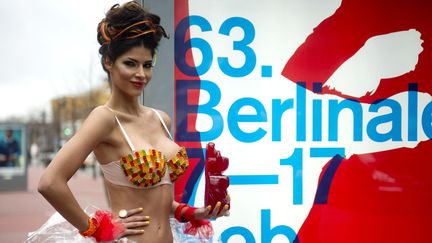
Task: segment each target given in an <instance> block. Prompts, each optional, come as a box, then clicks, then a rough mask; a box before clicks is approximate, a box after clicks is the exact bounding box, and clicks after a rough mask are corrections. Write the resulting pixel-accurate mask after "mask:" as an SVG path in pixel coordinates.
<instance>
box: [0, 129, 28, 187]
mask: <svg viewBox="0 0 432 243" xmlns="http://www.w3.org/2000/svg"><path fill="white" fill-rule="evenodd" d="M25 151H26V149H25V130H24V126H22V125H17V124H0V176H2V177H3V178H6V179H8V178H9V179H10V178H12V177H13V176H15V175H23V174H24V173H25V166H26V161H25V155H26V153H25Z"/></svg>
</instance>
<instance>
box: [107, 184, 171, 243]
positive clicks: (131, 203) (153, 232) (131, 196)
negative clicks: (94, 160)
mask: <svg viewBox="0 0 432 243" xmlns="http://www.w3.org/2000/svg"><path fill="white" fill-rule="evenodd" d="M105 185H106V187H107V190H108V195H109V199H110V204H111V209H112V212H113V213H114V214H116V213H118V211H120V210H121V209H127V210H130V209H134V208H140V207H142V208H143V211H142V213H140V214H139V215H144V216H150V224H149V225H148V226H143V227H139V228H137V229H144V231H145V232H144V233H143V234H139V235H128V236H127V239H129V240H133V241H136V242H137V243H140V242H154V243H172V242H173V236H172V232H171V227H170V222H169V217H170V212H171V207H172V203H173V200H174V198H173V186H172V185H171V184H164V185H160V186H156V187H153V188H150V189H135V188H129V187H124V186H117V185H113V184H111V183H109V182H107V181H105ZM137 215H138V214H137Z"/></svg>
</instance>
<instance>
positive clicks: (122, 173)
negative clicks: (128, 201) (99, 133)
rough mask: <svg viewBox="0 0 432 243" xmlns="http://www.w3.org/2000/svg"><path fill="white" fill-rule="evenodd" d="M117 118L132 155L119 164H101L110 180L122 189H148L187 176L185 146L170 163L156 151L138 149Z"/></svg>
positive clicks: (121, 159) (121, 160)
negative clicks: (125, 187)
mask: <svg viewBox="0 0 432 243" xmlns="http://www.w3.org/2000/svg"><path fill="white" fill-rule="evenodd" d="M107 108H108V109H110V108H109V107H107ZM110 110H111V109H110ZM111 111H112V110H111ZM153 111H154V112H155V113H156V115H157V116H158V118H159V120H160V121H161V123H162V125H163V127H164V128H165V130H166V132H167V133H168V135H169V137H170V138H171V140H173V138H172V136H171V134H170V132H169V130H168V128H167V126H166V125H165V122H164V121H163V119H162V117H161V116H160V114H159V112H157V111H156V110H155V109H153ZM114 116H115V115H114ZM115 119H116V121H117V124H118V125H119V127H120V130H121V132H122V134H123V136H124V138H125V139H126V141H127V143H128V145H129V147H130V149H131V153H130V154H127V155H125V156H122V157H121V158H120V160H119V161H112V162H110V163H107V164H101V165H100V167H101V170H102V172H103V174H104V177H105V179H106V180H107V181H109V182H110V183H112V184H115V185H119V186H127V187H132V188H138V189H147V188H152V187H155V186H159V185H163V184H172V182H174V181H175V180H177V179H178V178H179V177H180V176H181V175H183V174H184V173H185V171H186V169H187V167H188V166H189V161H188V157H187V154H186V149H185V148H184V147H181V148H180V150H179V151H178V152H177V153H176V155H175V156H174V157H173V158H171V159H169V160H168V159H167V158H166V157H165V156H164V155H163V154H162V153H161V152H160V151H158V150H156V149H147V150H145V149H141V150H136V149H135V147H134V146H133V144H132V142H131V140H130V139H129V136H128V135H127V133H126V131H125V129H124V128H123V126H122V124H121V123H120V120H119V119H118V118H117V116H115Z"/></svg>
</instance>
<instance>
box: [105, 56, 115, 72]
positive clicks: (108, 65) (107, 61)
mask: <svg viewBox="0 0 432 243" xmlns="http://www.w3.org/2000/svg"><path fill="white" fill-rule="evenodd" d="M103 65H104V67H105V69H106V70H107V71H108V72H111V69H112V65H113V63H112V62H111V60H110V59H109V58H108V57H105V58H104V61H103Z"/></svg>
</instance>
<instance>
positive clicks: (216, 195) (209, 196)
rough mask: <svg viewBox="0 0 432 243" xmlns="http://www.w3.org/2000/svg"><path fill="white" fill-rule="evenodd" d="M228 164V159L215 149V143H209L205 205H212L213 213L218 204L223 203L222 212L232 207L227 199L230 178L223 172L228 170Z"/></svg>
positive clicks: (206, 164)
mask: <svg viewBox="0 0 432 243" xmlns="http://www.w3.org/2000/svg"><path fill="white" fill-rule="evenodd" d="M228 164H229V160H228V158H226V157H223V156H222V155H221V154H220V152H219V151H218V150H216V149H215V144H214V143H212V142H209V143H208V144H207V146H206V162H205V197H204V203H205V206H206V207H207V206H208V205H211V207H212V211H213V208H214V207H215V206H216V203H217V202H221V203H222V204H221V207H220V210H221V209H222V208H223V207H224V206H225V205H228V207H229V206H230V205H229V201H228V197H227V196H228V192H227V188H228V186H229V178H228V176H226V175H223V174H222V172H224V171H225V170H226V169H227V168H228ZM220 210H219V211H220Z"/></svg>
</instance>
